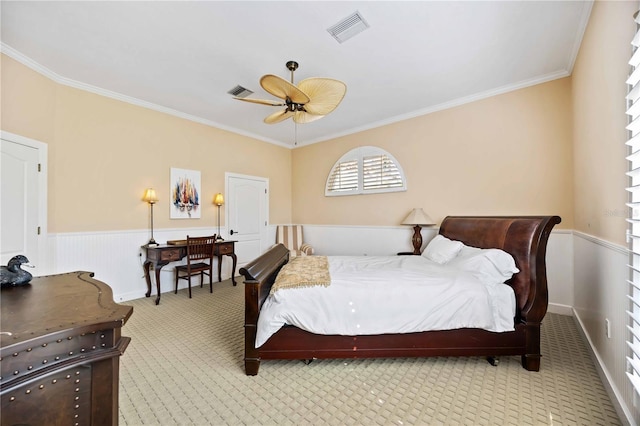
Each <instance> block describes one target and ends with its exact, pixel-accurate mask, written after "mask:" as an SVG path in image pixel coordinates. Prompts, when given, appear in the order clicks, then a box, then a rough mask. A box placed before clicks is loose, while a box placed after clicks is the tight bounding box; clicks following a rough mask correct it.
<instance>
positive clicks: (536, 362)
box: [522, 354, 541, 371]
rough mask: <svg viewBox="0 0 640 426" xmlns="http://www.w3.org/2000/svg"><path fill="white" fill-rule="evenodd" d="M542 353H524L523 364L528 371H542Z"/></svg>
mask: <svg viewBox="0 0 640 426" xmlns="http://www.w3.org/2000/svg"><path fill="white" fill-rule="evenodd" d="M540 358H541V355H540V354H526V355H522V366H523V367H524V368H525V370H528V371H540Z"/></svg>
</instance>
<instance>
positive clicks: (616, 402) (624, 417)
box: [573, 310, 636, 426]
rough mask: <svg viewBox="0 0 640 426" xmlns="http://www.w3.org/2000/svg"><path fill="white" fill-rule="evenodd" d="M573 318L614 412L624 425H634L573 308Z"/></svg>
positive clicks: (631, 416)
mask: <svg viewBox="0 0 640 426" xmlns="http://www.w3.org/2000/svg"><path fill="white" fill-rule="evenodd" d="M573 320H574V322H575V323H576V326H577V328H578V331H579V332H580V335H581V336H582V338H583V339H584V340H585V341H586V342H587V347H588V348H589V353H590V354H591V359H593V363H594V364H595V367H596V370H597V371H598V375H599V376H600V380H601V381H602V384H603V385H604V387H605V389H606V391H607V393H608V394H609V396H610V397H611V403H612V404H613V406H614V408H615V409H616V413H618V417H620V421H621V422H622V423H623V424H625V425H632V426H636V422H635V421H634V420H633V415H632V414H631V412H630V411H629V409H628V407H627V406H626V404H625V403H624V399H623V398H622V395H621V394H620V392H619V391H618V388H617V387H616V386H614V385H613V379H612V378H611V375H610V374H609V370H608V369H607V368H606V367H605V365H604V363H603V362H602V359H601V358H600V355H599V354H598V352H597V351H595V350H594V346H593V342H591V339H590V338H589V336H588V335H587V333H586V332H585V327H584V324H583V323H582V320H581V319H580V316H579V315H578V313H577V312H576V311H575V310H573Z"/></svg>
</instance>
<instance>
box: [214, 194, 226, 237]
mask: <svg viewBox="0 0 640 426" xmlns="http://www.w3.org/2000/svg"><path fill="white" fill-rule="evenodd" d="M213 204H215V205H216V206H218V237H217V238H216V241H224V239H223V238H222V235H220V206H222V205H223V204H224V196H223V195H222V194H221V193H220V192H218V193H217V194H216V195H215V196H214V197H213Z"/></svg>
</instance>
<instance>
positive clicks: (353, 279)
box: [256, 256, 515, 347]
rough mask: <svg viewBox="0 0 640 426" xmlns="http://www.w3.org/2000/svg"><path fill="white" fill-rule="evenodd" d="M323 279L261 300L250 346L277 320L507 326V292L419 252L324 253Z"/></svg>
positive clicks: (345, 331)
mask: <svg viewBox="0 0 640 426" xmlns="http://www.w3.org/2000/svg"><path fill="white" fill-rule="evenodd" d="M328 260H329V271H330V274H331V285H329V286H328V287H323V286H315V287H306V288H293V289H282V290H279V291H277V292H275V293H274V294H272V295H270V296H269V297H268V298H267V300H266V301H265V302H264V304H263V306H262V309H261V311H260V316H259V318H258V330H257V336H256V347H260V346H262V345H263V344H264V343H265V342H266V341H267V339H269V337H270V336H271V335H272V334H273V333H275V332H276V331H278V330H279V329H280V328H281V327H282V326H283V325H285V324H290V325H295V326H296V327H299V328H301V329H303V330H307V331H309V332H312V333H316V334H339V335H347V336H352V335H366V334H385V333H411V332H417V331H427V330H450V329H457V328H482V329H485V330H489V331H494V332H505V331H512V330H513V329H514V315H515V295H514V293H513V289H512V288H511V287H510V286H509V285H506V284H493V285H485V284H483V283H481V282H480V281H478V280H477V279H476V278H475V277H474V276H473V275H472V274H471V273H469V272H464V271H460V270H456V269H454V268H452V267H447V266H445V265H439V264H437V263H435V262H432V261H430V260H428V259H426V258H424V257H422V256H329V257H328Z"/></svg>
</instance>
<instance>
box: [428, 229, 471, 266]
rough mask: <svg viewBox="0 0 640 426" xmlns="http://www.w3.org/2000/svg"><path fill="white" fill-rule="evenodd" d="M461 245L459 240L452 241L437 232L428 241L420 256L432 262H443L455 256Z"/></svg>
mask: <svg viewBox="0 0 640 426" xmlns="http://www.w3.org/2000/svg"><path fill="white" fill-rule="evenodd" d="M463 245H464V244H462V242H460V241H453V240H450V239H448V238H446V237H443V236H442V235H440V234H438V235H436V236H435V237H433V239H432V240H431V241H429V244H427V247H425V249H424V251H423V252H422V256H424V257H426V258H427V259H429V260H431V261H433V262H436V263H439V264H444V263H447V262H449V261H450V260H451V259H453V258H455V257H456V256H457V255H458V253H460V250H462V246H463Z"/></svg>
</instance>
